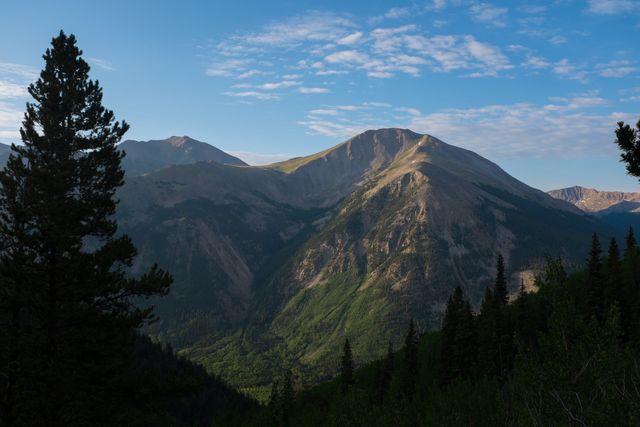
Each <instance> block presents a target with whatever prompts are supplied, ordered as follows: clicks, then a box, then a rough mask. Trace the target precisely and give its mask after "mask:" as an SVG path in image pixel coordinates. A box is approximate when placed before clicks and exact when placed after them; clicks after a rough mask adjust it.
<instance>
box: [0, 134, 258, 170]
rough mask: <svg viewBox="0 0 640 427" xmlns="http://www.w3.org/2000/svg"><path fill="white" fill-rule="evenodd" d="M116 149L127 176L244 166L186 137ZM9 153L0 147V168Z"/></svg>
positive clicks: (130, 143)
mask: <svg viewBox="0 0 640 427" xmlns="http://www.w3.org/2000/svg"><path fill="white" fill-rule="evenodd" d="M119 147H120V149H121V150H123V151H124V152H125V153H126V156H125V158H124V159H123V161H122V168H123V169H124V170H125V172H126V173H127V176H137V175H143V174H145V173H147V172H151V171H154V170H158V169H162V168H165V167H168V166H171V165H184V164H191V163H197V162H215V163H220V164H228V165H235V166H247V164H246V163H245V162H243V161H242V160H240V159H238V158H237V157H234V156H232V155H230V154H227V153H225V152H224V151H222V150H219V149H218V148H216V147H214V146H213V145H211V144H207V143H205V142H200V141H196V140H195V139H192V138H189V137H188V136H172V137H170V138H167V139H161V140H150V141H135V140H132V139H128V140H126V141H123V142H122V143H121V144H120V145H119ZM10 152H11V147H10V146H9V145H5V144H0V167H2V166H4V164H5V163H6V161H7V158H8V157H9V153H10Z"/></svg>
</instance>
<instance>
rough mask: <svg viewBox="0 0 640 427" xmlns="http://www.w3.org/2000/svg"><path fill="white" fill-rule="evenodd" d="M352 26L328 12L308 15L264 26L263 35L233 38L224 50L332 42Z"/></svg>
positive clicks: (343, 18)
mask: <svg viewBox="0 0 640 427" xmlns="http://www.w3.org/2000/svg"><path fill="white" fill-rule="evenodd" d="M354 27H355V24H354V23H353V22H352V21H351V20H350V19H348V18H346V17H344V16H342V15H338V14H334V13H328V12H311V13H308V14H306V15H302V16H296V17H293V18H290V19H288V20H286V21H285V22H281V23H273V24H270V25H267V26H266V27H264V28H263V30H262V31H259V32H256V33H250V34H246V35H243V36H236V37H233V38H232V40H231V43H228V44H223V45H221V46H220V47H222V48H223V49H225V48H227V47H230V46H233V45H242V44H245V43H248V44H252V45H262V46H265V45H266V46H287V47H290V46H295V45H297V44H299V43H303V42H307V41H314V42H319V41H335V40H337V39H339V38H342V37H345V36H347V35H348V34H349V33H350V30H351V29H352V28H354Z"/></svg>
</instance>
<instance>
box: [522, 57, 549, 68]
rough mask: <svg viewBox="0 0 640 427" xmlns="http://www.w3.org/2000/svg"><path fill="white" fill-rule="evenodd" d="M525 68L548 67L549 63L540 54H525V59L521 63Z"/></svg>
mask: <svg viewBox="0 0 640 427" xmlns="http://www.w3.org/2000/svg"><path fill="white" fill-rule="evenodd" d="M522 66H523V67H525V68H535V69H543V68H549V67H550V66H551V64H550V63H549V61H547V60H546V59H545V58H543V57H541V56H527V59H526V61H524V62H523V63H522Z"/></svg>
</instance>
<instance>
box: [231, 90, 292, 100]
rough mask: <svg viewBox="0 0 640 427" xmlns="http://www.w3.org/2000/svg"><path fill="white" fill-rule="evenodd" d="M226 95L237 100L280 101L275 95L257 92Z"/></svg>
mask: <svg viewBox="0 0 640 427" xmlns="http://www.w3.org/2000/svg"><path fill="white" fill-rule="evenodd" d="M224 95H227V96H233V97H237V98H255V99H260V100H275V99H280V97H279V96H278V95H277V94H275V93H264V92H257V91H244V92H232V91H228V92H224Z"/></svg>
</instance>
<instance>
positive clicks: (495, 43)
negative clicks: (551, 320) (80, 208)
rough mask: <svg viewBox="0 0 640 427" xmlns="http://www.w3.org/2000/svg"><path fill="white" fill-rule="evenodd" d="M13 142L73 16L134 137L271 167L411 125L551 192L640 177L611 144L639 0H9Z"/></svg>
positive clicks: (0, 76) (626, 88)
mask: <svg viewBox="0 0 640 427" xmlns="http://www.w3.org/2000/svg"><path fill="white" fill-rule="evenodd" d="M0 8H1V9H0V10H1V11H2V13H1V14H0V40H1V42H0V142H5V143H7V142H11V141H17V135H18V133H17V130H18V128H19V126H20V124H19V123H20V119H21V116H22V111H23V110H24V104H25V102H26V101H27V100H28V97H27V95H26V91H25V87H26V85H27V84H28V83H29V82H30V81H32V80H33V79H34V78H35V77H36V76H37V72H38V70H39V69H40V68H41V66H42V60H41V55H42V53H43V52H44V50H45V49H46V48H47V46H48V44H49V42H50V39H51V37H53V36H54V35H56V33H57V32H58V31H59V30H60V29H64V30H65V31H66V32H68V33H74V34H76V36H77V38H78V41H79V45H80V47H81V48H82V49H83V50H84V56H85V58H86V59H87V60H88V62H89V63H90V64H91V65H92V76H93V77H94V78H97V79H99V80H100V82H101V84H102V85H103V87H104V90H105V104H106V105H107V106H108V107H109V108H111V109H113V110H114V111H115V113H116V115H117V117H118V118H122V119H126V120H127V121H128V122H129V123H130V124H131V130H130V131H129V133H128V135H127V136H128V137H129V138H132V139H160V138H165V137H168V136H170V135H189V136H191V137H193V138H196V139H199V140H202V141H206V142H209V143H211V144H213V145H215V146H217V147H219V148H221V149H223V150H225V151H228V152H230V153H233V154H236V155H239V156H240V157H242V158H244V159H245V160H247V161H249V162H250V163H266V162H270V161H275V160H280V159H283V158H286V157H292V156H299V155H305V154H310V153H313V152H316V151H319V150H322V149H324V148H327V147H329V146H332V145H334V144H336V143H338V142H341V141H343V140H345V139H347V138H349V137H350V136H353V135H355V134H357V133H358V132H361V131H363V130H365V129H369V128H380V127H391V126H393V127H408V128H410V129H412V130H414V131H417V132H421V133H429V134H431V135H434V136H436V137H438V138H440V139H442V140H443V141H445V142H448V143H451V144H454V145H458V146H462V147H465V148H468V149H471V150H474V151H476V152H478V153H479V154H481V155H483V156H485V157H487V158H489V159H491V160H493V161H494V162H496V163H498V164H499V165H500V166H502V167H503V168H504V169H505V170H507V171H508V172H509V173H511V174H512V175H514V176H515V177H517V178H519V179H521V180H523V181H524V182H526V183H528V184H530V185H533V186H535V187H538V188H541V189H544V190H547V189H552V188H556V187H562V186H569V185H575V184H579V185H585V186H591V187H596V188H600V189H620V190H638V189H639V188H640V183H638V181H637V180H636V179H635V178H631V177H627V176H625V173H624V167H623V165H622V164H620V163H619V162H618V153H617V150H616V147H615V146H614V144H613V143H612V140H613V137H614V136H613V130H614V128H615V124H616V122H617V121H618V120H624V121H627V122H629V121H631V122H633V123H635V122H636V121H637V119H638V118H640V62H639V61H640V55H639V53H640V45H639V44H638V41H639V40H640V1H639V0H593V1H591V0H557V1H533V0H532V1H509V2H507V1H504V2H498V1H493V2H484V1H476V0H429V1H415V2H386V1H385V2H382V1H375V0H367V1H350V2H344V1H323V2H317V1H316V2H311V1H302V0H298V1H269V2H266V1H245V2H241V1H236V2H205V1H180V2H161V1H131V0H129V1H126V2H125V1H117V0H111V1H108V2H81V1H65V0H59V1H56V2H50V1H28V0H22V1H14V0H5V1H4V2H3V4H2V6H0Z"/></svg>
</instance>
